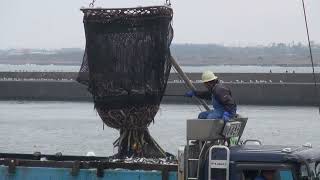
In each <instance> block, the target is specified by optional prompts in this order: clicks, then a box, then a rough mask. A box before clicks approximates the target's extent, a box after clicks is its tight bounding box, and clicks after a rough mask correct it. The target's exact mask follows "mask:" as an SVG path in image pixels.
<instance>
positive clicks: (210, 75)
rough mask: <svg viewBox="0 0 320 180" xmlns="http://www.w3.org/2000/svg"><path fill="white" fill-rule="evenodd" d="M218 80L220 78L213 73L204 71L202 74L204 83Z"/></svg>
mask: <svg viewBox="0 0 320 180" xmlns="http://www.w3.org/2000/svg"><path fill="white" fill-rule="evenodd" d="M216 79H218V77H217V76H215V75H214V74H213V72H212V71H204V72H203V73H202V82H203V83H205V82H209V81H213V80H216Z"/></svg>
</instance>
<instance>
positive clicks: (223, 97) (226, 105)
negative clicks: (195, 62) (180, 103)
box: [185, 71, 237, 121]
mask: <svg viewBox="0 0 320 180" xmlns="http://www.w3.org/2000/svg"><path fill="white" fill-rule="evenodd" d="M202 82H203V83H204V85H205V87H206V88H207V89H208V91H203V92H201V91H192V90H191V91H188V92H187V93H186V94H185V95H186V96H187V97H193V96H196V97H198V98H201V99H207V100H212V106H213V110H209V111H204V112H201V113H200V114H199V115H198V118H199V119H223V120H225V121H228V120H230V119H231V118H233V117H235V115H236V111H237V105H236V103H235V101H234V99H233V98H232V95H231V91H230V89H229V88H227V87H226V86H224V85H223V84H221V83H220V82H219V79H218V77H217V76H215V75H214V73H213V72H212V71H205V72H203V73H202Z"/></svg>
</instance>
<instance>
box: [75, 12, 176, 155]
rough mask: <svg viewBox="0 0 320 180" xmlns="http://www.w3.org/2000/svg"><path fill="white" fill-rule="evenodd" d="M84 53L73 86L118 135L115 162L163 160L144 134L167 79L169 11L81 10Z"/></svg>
mask: <svg viewBox="0 0 320 180" xmlns="http://www.w3.org/2000/svg"><path fill="white" fill-rule="evenodd" d="M82 11H83V13H84V18H83V22H84V27H85V35H86V48H85V53H84V58H83V62H82V66H81V69H80V72H79V75H78V79H77V80H78V82H80V83H82V84H85V85H86V86H87V87H88V91H89V92H90V93H91V94H92V96H93V100H94V106H95V109H96V110H97V112H98V114H99V116H100V117H101V119H102V120H103V122H104V123H105V124H106V125H107V126H109V127H111V128H115V129H118V130H119V131H120V137H119V138H118V140H117V141H116V143H115V144H116V145H118V154H116V156H117V157H118V158H124V157H132V156H136V157H152V158H160V157H165V152H164V151H163V149H162V148H161V147H160V146H159V145H158V144H157V143H156V142H155V141H154V139H153V138H152V137H151V136H150V134H149V131H148V126H149V125H150V123H151V122H153V120H154V117H155V115H156V113H157V112H158V110H159V105H160V102H161V99H162V97H163V94H164V91H165V88H166V85H167V80H168V77H169V73H170V69H171V63H170V59H169V58H170V56H171V54H170V44H171V41H172V37H173V30H172V27H171V20H172V15H173V12H172V9H171V8H169V7H166V6H156V7H139V8H126V9H82Z"/></svg>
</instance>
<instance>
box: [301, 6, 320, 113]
mask: <svg viewBox="0 0 320 180" xmlns="http://www.w3.org/2000/svg"><path fill="white" fill-rule="evenodd" d="M301 1H302V7H303V14H304V22H305V25H306V31H307V37H308V45H309V53H310V60H311V65H312V75H313V81H314V90H315V96H316V97H317V101H316V103H317V104H318V107H319V113H320V106H319V102H318V97H319V94H318V88H317V80H316V75H315V71H314V62H313V56H312V48H311V42H310V34H309V27H308V21H307V14H306V8H305V3H304V0H301Z"/></svg>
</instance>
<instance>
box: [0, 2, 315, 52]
mask: <svg viewBox="0 0 320 180" xmlns="http://www.w3.org/2000/svg"><path fill="white" fill-rule="evenodd" d="M305 1H306V4H307V5H306V6H307V13H308V19H309V26H310V27H309V28H310V34H311V39H312V40H314V41H316V42H320V23H319V18H320V1H319V0H305ZM90 2H91V0H0V23H1V24H0V49H4V48H5V49H6V48H47V49H54V48H63V47H80V48H83V47H84V43H85V38H84V31H83V24H82V12H81V11H79V8H80V7H82V6H88V4H89V3H90ZM163 2H164V1H160V0H97V2H96V6H100V7H130V6H138V5H159V4H163ZM172 4H173V5H172V7H173V9H174V21H173V26H174V30H175V37H174V43H219V44H225V45H242V46H244V45H257V44H270V43H271V42H285V43H289V42H292V41H295V42H299V41H300V42H303V43H306V32H305V26H304V19H303V11H302V5H301V0H199V1H190V0H172Z"/></svg>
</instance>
